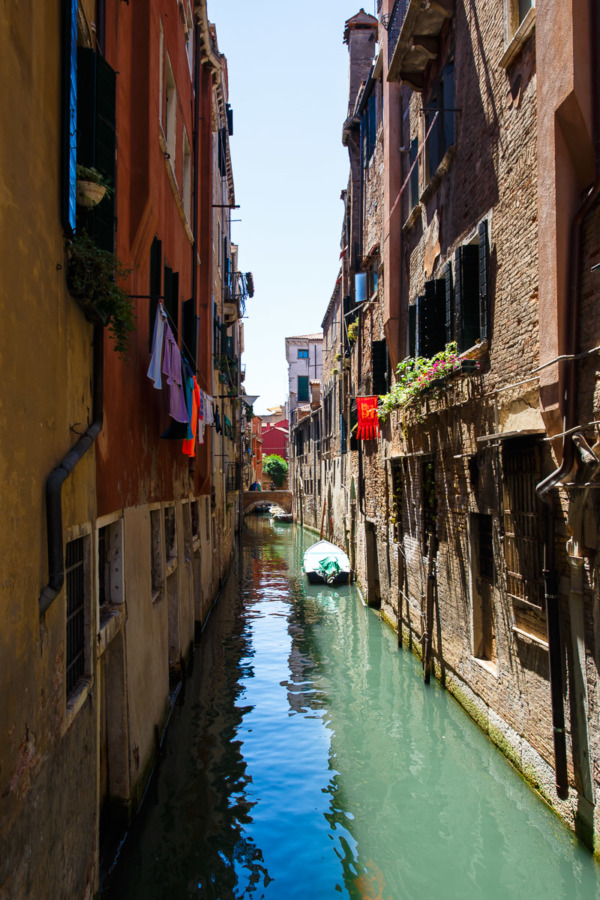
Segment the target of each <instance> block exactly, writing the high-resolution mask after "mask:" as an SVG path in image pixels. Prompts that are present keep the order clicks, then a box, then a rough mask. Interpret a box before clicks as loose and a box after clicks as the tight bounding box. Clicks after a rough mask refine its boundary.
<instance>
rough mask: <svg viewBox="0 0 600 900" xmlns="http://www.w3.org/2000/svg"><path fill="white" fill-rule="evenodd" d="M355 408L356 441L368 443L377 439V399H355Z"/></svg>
mask: <svg viewBox="0 0 600 900" xmlns="http://www.w3.org/2000/svg"><path fill="white" fill-rule="evenodd" d="M356 408H357V410H358V429H357V431H356V437H357V439H358V440H359V441H360V440H362V441H369V440H373V439H374V438H377V437H379V416H378V415H377V397H357V398H356Z"/></svg>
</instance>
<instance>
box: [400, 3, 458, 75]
mask: <svg viewBox="0 0 600 900" xmlns="http://www.w3.org/2000/svg"><path fill="white" fill-rule="evenodd" d="M453 15H454V0H396V3H395V5H394V8H393V10H392V13H391V16H390V19H389V21H388V23H387V31H388V59H389V70H388V81H399V82H401V83H403V84H407V85H408V86H409V87H411V88H412V89H413V91H417V92H419V93H420V92H421V91H422V90H423V89H424V86H425V70H426V68H427V66H428V65H429V63H430V61H431V60H433V59H437V57H438V54H439V44H440V35H441V33H442V30H443V28H444V25H445V23H446V22H447V20H448V19H451V18H452V16H453Z"/></svg>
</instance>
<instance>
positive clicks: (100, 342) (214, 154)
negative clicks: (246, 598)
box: [0, 0, 251, 898]
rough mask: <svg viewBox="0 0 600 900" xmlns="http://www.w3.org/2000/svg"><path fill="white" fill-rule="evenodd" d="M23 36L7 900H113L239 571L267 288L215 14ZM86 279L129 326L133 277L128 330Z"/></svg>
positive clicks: (0, 238)
mask: <svg viewBox="0 0 600 900" xmlns="http://www.w3.org/2000/svg"><path fill="white" fill-rule="evenodd" d="M0 33H1V34H2V38H1V39H0V40H1V43H2V51H3V52H2V53H0V59H1V61H0V68H1V70H2V74H3V76H4V80H5V83H6V84H8V83H9V82H10V81H11V80H12V78H13V76H14V73H15V72H16V71H19V72H22V73H23V78H22V79H20V80H19V89H18V91H13V92H5V96H4V98H3V100H2V101H0V105H1V108H2V121H4V122H7V121H11V122H12V123H13V126H14V127H13V129H12V130H11V136H10V139H9V134H8V132H7V133H6V134H5V135H4V138H3V139H1V140H0V160H1V163H2V172H3V179H4V178H5V179H6V186H7V192H8V193H7V194H6V195H5V196H6V202H4V200H3V206H2V221H1V224H0V229H1V230H0V246H1V247H2V250H3V257H4V258H5V260H6V263H5V287H6V290H3V292H2V297H1V303H2V311H3V314H4V316H5V327H4V328H3V329H2V336H1V337H0V358H1V370H2V376H3V388H2V408H3V410H4V411H5V414H6V416H7V417H8V418H10V419H11V420H12V424H10V425H9V424H8V418H7V419H5V420H4V426H5V427H4V428H3V430H2V434H3V437H2V457H1V458H2V469H1V474H0V479H1V480H0V485H1V489H2V495H3V500H4V503H3V511H4V512H3V516H2V518H1V521H0V534H1V536H2V540H3V546H4V548H5V551H6V556H5V557H4V562H3V586H2V589H1V590H2V601H1V603H0V607H1V609H2V613H1V624H2V628H1V631H2V655H1V662H0V693H1V696H2V703H1V704H0V707H1V709H2V718H3V728H2V738H1V740H0V796H1V800H0V844H1V846H2V853H1V854H0V894H1V895H2V896H7V897H27V896H33V895H34V894H35V893H36V891H38V890H39V886H40V885H44V891H45V896H47V897H49V898H50V897H57V898H59V897H61V898H62V897H92V896H94V895H95V894H96V892H97V890H98V884H99V872H100V860H101V855H102V853H103V852H106V853H107V854H109V853H110V849H111V847H112V846H113V844H112V841H113V838H115V837H116V839H117V840H118V839H119V836H122V834H123V832H124V829H125V827H126V826H127V824H128V822H129V820H130V818H131V817H132V815H133V814H134V813H135V811H136V810H137V808H138V806H139V803H140V801H141V798H142V796H143V794H144V791H145V788H146V786H147V783H148V779H149V776H150V773H151V771H152V768H153V765H154V762H155V760H156V755H157V751H158V748H159V744H160V740H161V736H162V734H163V732H164V729H165V727H166V723H167V721H168V717H169V715H170V712H171V709H172V704H173V699H174V697H175V696H176V692H177V691H176V687H177V684H178V683H179V682H180V681H181V678H182V677H183V674H184V668H185V665H186V660H187V659H188V658H189V656H190V654H191V653H192V650H193V645H194V639H195V637H196V635H197V634H198V633H199V631H200V630H201V629H202V627H203V624H204V622H205V620H206V617H207V615H208V613H209V610H210V608H211V605H212V603H213V602H214V600H215V597H216V595H217V592H218V589H219V585H220V584H221V583H222V581H223V580H224V578H225V577H226V576H227V572H228V568H229V562H230V558H231V555H232V553H233V549H234V545H235V541H236V527H237V523H238V520H239V515H238V511H239V503H240V499H239V486H240V485H239V477H238V476H237V473H238V472H239V468H240V460H241V450H242V447H241V428H240V409H239V407H240V404H239V403H238V401H237V399H236V398H237V397H238V396H239V394H240V374H239V371H240V366H239V362H240V355H241V352H242V349H243V334H242V329H241V321H240V319H241V315H242V308H243V303H244V302H245V298H246V297H247V296H249V295H250V292H251V284H250V283H249V279H248V278H247V273H246V274H242V273H239V272H238V264H237V251H236V248H235V247H234V246H233V245H232V244H231V239H230V209H231V207H232V206H234V204H235V196H234V189H233V178H232V173H231V158H230V153H229V139H230V137H231V134H232V131H233V120H232V113H231V109H230V108H229V106H228V86H227V66H226V60H225V58H224V56H223V55H222V54H221V53H220V52H219V49H218V44H217V37H216V30H215V28H214V26H213V25H212V24H211V23H210V22H209V20H208V11H207V7H206V3H205V2H193V3H192V2H190V0H179V2H178V0H151V2H150V3H148V4H145V5H144V7H143V8H142V7H141V6H140V5H139V4H131V5H128V4H122V3H119V2H117V0H98V2H94V0H82V2H77V0H68V2H66V3H58V2H51V3H48V4H45V5H44V10H43V14H42V15H41V16H33V17H32V16H30V15H29V13H28V10H27V9H26V8H25V7H10V8H5V9H4V10H3V11H2V13H0ZM15 149H17V150H18V152H15ZM78 167H83V168H79V169H78ZM84 170H85V171H84ZM90 170H93V171H92V172H90ZM96 175H98V176H99V177H100V178H101V179H102V180H104V182H105V184H106V183H107V184H108V191H107V192H106V193H105V195H104V197H103V199H101V200H100V202H99V203H98V205H97V206H95V207H91V206H89V205H87V204H88V200H89V198H88V196H87V195H86V194H85V193H83V191H84V188H83V187H82V186H81V183H82V182H85V181H87V180H88V179H89V176H91V177H92V178H95V177H96ZM80 191H81V192H82V193H80ZM84 204H85V205H84ZM102 253H104V254H105V255H104V256H102ZM82 259H85V261H87V264H88V265H90V266H91V265H92V264H93V265H94V266H96V267H98V266H100V265H101V264H105V265H108V266H109V277H108V279H106V278H105V280H104V282H103V283H107V284H108V287H107V291H108V294H107V295H105V297H106V296H108V299H109V300H110V299H111V298H112V299H113V300H114V296H115V295H114V292H113V293H111V291H112V290H113V289H112V288H111V287H110V285H114V281H113V279H112V275H113V273H114V272H115V267H116V271H117V283H118V284H119V285H120V286H121V287H122V288H123V292H122V294H119V295H118V300H119V302H120V303H121V307H118V306H117V307H114V308H111V309H112V310H113V312H112V320H111V324H109V327H108V328H107V327H105V326H106V324H107V307H105V306H103V305H102V302H100V301H98V300H97V295H96V294H95V293H94V292H93V291H92V290H91V288H89V287H88V289H87V292H86V290H82V289H80V286H78V283H77V282H76V281H75V273H76V272H77V271H78V269H77V267H76V266H77V265H78V264H79V263H80V262H81V260H82ZM107 260H108V262H107ZM115 260H119V261H120V265H118V264H117V263H116V262H115ZM92 271H93V272H94V273H96V274H95V276H94V278H95V282H94V283H96V281H98V280H99V279H98V278H96V275H97V273H98V272H99V271H101V270H100V269H98V268H95V269H93V270H92ZM250 281H251V279H250ZM16 298H19V315H18V316H17V315H16V314H15V312H14V310H15V299H16ZM33 298H36V301H35V302H32V300H33ZM103 302H108V301H106V300H105V301H103ZM123 306H125V307H126V308H127V310H131V313H132V315H133V330H131V331H129V330H128V324H131V323H130V322H129V323H128V322H127V318H126V321H125V325H124V328H123V329H122V330H121V332H118V330H117V329H118V323H119V321H120V320H119V310H121V311H122V310H123ZM11 310H12V312H11ZM115 310H116V311H115ZM121 321H122V320H121ZM115 333H117V338H118V339H119V341H120V344H117V343H115ZM159 334H160V338H159V337H158V335H159ZM125 344H127V346H125ZM26 350H27V351H28V352H27V353H26V352H25V351H26ZM119 350H121V352H118V351H119ZM163 350H164V355H163ZM28 356H31V365H24V366H23V365H21V364H20V360H25V358H27V357H28ZM223 357H225V359H224V358H223ZM19 372H20V375H19ZM24 398H26V399H25V400H24ZM182 404H183V405H182ZM25 447H28V450H27V452H24V450H25ZM107 858H108V857H107Z"/></svg>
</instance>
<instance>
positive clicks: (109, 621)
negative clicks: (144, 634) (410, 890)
mask: <svg viewBox="0 0 600 900" xmlns="http://www.w3.org/2000/svg"><path fill="white" fill-rule="evenodd" d="M107 613H108V615H107V618H106V619H105V621H104V622H102V623H101V625H100V631H99V632H98V658H100V657H101V656H102V654H103V653H104V651H105V650H106V649H107V647H108V645H109V644H110V642H111V641H112V639H113V638H114V637H115V635H116V634H118V632H119V631H120V630H121V628H122V626H123V622H124V621H125V612H124V610H123V608H122V607H119V608H117V607H114V606H113V607H112V609H110V610H107Z"/></svg>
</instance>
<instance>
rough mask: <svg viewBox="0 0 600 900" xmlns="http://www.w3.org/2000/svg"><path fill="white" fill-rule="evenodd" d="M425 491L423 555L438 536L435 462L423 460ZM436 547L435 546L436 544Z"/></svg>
mask: <svg viewBox="0 0 600 900" xmlns="http://www.w3.org/2000/svg"><path fill="white" fill-rule="evenodd" d="M421 485H422V491H423V553H424V554H427V553H428V552H429V545H430V540H431V539H432V538H433V539H435V537H436V535H437V494H436V489H435V460H433V459H426V460H423V463H422V468H421ZM434 546H435V544H434Z"/></svg>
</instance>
